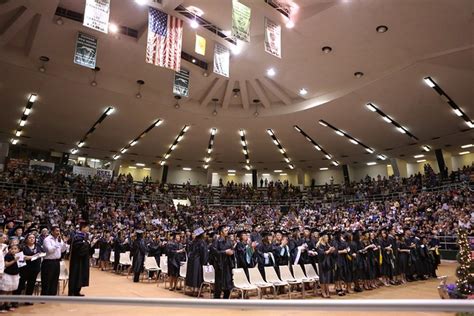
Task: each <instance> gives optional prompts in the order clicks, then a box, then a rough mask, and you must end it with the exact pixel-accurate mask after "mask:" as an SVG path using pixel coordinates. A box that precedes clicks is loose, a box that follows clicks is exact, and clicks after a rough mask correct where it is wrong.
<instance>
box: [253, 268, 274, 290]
mask: <svg viewBox="0 0 474 316" xmlns="http://www.w3.org/2000/svg"><path fill="white" fill-rule="evenodd" d="M248 271H249V282H250V284H252V285H255V286H257V287H258V288H259V289H260V298H262V289H272V290H273V298H276V288H275V286H274V285H273V283H269V282H265V280H264V279H263V278H262V275H261V274H260V271H259V270H258V268H257V267H255V268H250V269H248Z"/></svg>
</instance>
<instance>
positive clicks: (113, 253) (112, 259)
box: [109, 251, 115, 264]
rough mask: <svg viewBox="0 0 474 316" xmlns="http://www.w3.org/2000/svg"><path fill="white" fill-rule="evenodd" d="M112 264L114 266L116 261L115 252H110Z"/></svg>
mask: <svg viewBox="0 0 474 316" xmlns="http://www.w3.org/2000/svg"><path fill="white" fill-rule="evenodd" d="M109 261H110V263H111V264H114V261H115V252H113V251H111V252H110V259H109Z"/></svg>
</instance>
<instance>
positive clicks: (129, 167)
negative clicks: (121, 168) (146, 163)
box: [128, 166, 137, 169]
mask: <svg viewBox="0 0 474 316" xmlns="http://www.w3.org/2000/svg"><path fill="white" fill-rule="evenodd" d="M128 169H137V167H135V166H128Z"/></svg>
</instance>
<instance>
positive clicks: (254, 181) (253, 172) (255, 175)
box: [252, 169, 258, 189]
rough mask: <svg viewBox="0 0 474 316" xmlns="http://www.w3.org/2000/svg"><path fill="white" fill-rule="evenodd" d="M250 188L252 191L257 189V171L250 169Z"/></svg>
mask: <svg viewBox="0 0 474 316" xmlns="http://www.w3.org/2000/svg"><path fill="white" fill-rule="evenodd" d="M252 187H253V188H254V189H256V188H258V171H257V169H252Z"/></svg>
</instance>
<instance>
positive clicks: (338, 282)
mask: <svg viewBox="0 0 474 316" xmlns="http://www.w3.org/2000/svg"><path fill="white" fill-rule="evenodd" d="M332 245H333V247H334V248H336V250H337V252H335V257H334V258H335V261H336V267H335V273H334V281H335V287H336V293H337V295H339V296H343V295H345V294H346V292H345V290H344V289H343V285H344V284H345V285H346V287H348V281H351V280H350V275H349V274H350V270H349V262H348V256H349V251H350V248H349V245H348V244H347V242H346V240H345V239H344V235H343V233H342V232H340V231H338V232H336V233H335V235H334V242H333V244H332Z"/></svg>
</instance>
